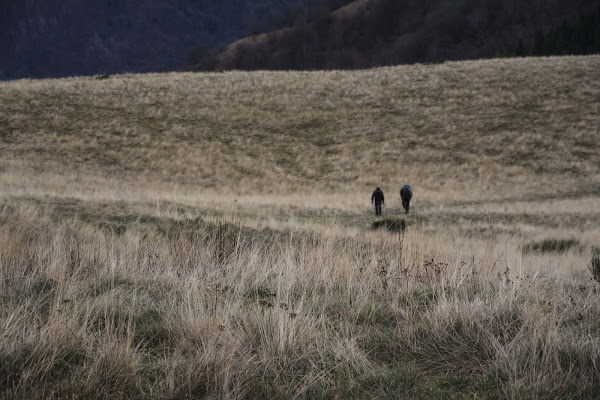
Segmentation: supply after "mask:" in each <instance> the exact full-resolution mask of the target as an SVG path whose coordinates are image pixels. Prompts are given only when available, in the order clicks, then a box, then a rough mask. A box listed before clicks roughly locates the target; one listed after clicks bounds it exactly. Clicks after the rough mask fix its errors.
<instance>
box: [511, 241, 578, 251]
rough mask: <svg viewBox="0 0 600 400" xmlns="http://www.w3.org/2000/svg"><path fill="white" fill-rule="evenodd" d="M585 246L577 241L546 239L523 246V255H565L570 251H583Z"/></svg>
mask: <svg viewBox="0 0 600 400" xmlns="http://www.w3.org/2000/svg"><path fill="white" fill-rule="evenodd" d="M582 247H583V246H582V244H581V242H580V241H579V240H577V239H544V240H540V241H536V242H529V243H527V244H525V245H524V246H523V253H525V254H529V253H564V252H565V251H567V250H570V249H573V248H575V249H577V248H579V249H581V248H582Z"/></svg>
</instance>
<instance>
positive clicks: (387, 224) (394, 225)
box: [371, 219, 407, 232]
mask: <svg viewBox="0 0 600 400" xmlns="http://www.w3.org/2000/svg"><path fill="white" fill-rule="evenodd" d="M406 227H407V223H406V220H404V219H384V220H381V221H375V222H373V224H371V228H372V229H374V230H377V229H387V230H388V231H390V232H404V231H405V230H406Z"/></svg>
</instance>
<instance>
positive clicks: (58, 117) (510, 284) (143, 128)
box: [0, 56, 600, 399]
mask: <svg viewBox="0 0 600 400" xmlns="http://www.w3.org/2000/svg"><path fill="white" fill-rule="evenodd" d="M599 143H600V56H591V57H552V58H525V59H498V60H486V61H473V62H459V63H443V64H435V65H414V66H401V67H390V68H378V69H373V70H365V71H327V72H322V71H315V72H293V71H290V72H237V71H227V72H222V73H173V74H150V75H119V76H110V77H104V76H102V77H100V76H99V77H89V78H72V79H61V80H41V81H35V80H32V81H28V80H21V81H11V82H1V83H0V398H7V399H9V398H10V399H14V398H23V399H29V398H48V399H53V398H56V399H59V398H82V399H87V398H109V399H116V398H139V399H146V398H153V399H180V398H212V399H217V398H225V399H238V398H239V399H242V398H246V399H256V398H281V399H288V398H314V399H317V398H339V399H346V398H360V399H364V398H372V399H382V398H407V399H411V398H414V399H421V398H423V399H425V398H465V399H466V398H510V399H524V398H552V399H567V398H589V399H593V398H597V396H598V393H600V249H596V247H600V146H599V145H598V144H599ZM405 183H408V184H410V185H411V186H412V188H413V191H414V196H413V201H412V204H411V213H410V214H409V215H405V214H404V212H403V210H402V208H401V202H400V196H399V189H400V187H401V186H402V185H403V184H405ZM376 186H380V187H381V188H382V189H383V191H384V193H385V195H386V205H385V207H384V211H383V216H382V217H376V216H375V213H374V210H373V209H372V206H371V204H370V197H371V193H372V191H373V190H374V189H375V187H376Z"/></svg>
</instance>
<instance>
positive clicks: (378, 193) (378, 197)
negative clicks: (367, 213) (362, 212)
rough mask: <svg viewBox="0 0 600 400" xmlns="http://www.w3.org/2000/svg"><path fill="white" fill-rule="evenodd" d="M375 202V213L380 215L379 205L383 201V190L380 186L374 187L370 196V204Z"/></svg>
mask: <svg viewBox="0 0 600 400" xmlns="http://www.w3.org/2000/svg"><path fill="white" fill-rule="evenodd" d="M373 203H374V204H375V214H376V215H381V205H382V204H384V203H385V199H384V197H383V191H382V190H381V189H380V188H377V189H375V191H374V192H373V195H372V196H371V204H373Z"/></svg>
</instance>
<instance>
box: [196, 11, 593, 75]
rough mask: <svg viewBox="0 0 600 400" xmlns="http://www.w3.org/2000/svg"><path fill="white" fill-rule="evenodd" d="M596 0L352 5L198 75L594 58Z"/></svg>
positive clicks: (256, 43)
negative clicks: (227, 71)
mask: <svg viewBox="0 0 600 400" xmlns="http://www.w3.org/2000/svg"><path fill="white" fill-rule="evenodd" d="M599 17H600V2H599V1H598V0H528V1H522V0H356V1H354V2H353V3H351V4H349V5H347V6H346V7H344V8H342V9H341V10H338V11H335V12H321V13H314V15H313V18H312V19H311V20H309V21H307V22H306V23H300V24H295V25H294V26H291V27H288V28H285V29H280V30H276V31H273V32H270V33H268V34H262V35H253V36H250V37H247V38H244V39H242V40H240V41H237V42H235V43H233V44H232V45H230V46H228V47H227V48H226V49H225V50H224V51H223V52H221V53H219V54H218V55H216V56H215V57H208V58H205V59H204V60H202V61H203V62H201V63H198V66H197V68H198V69H212V68H218V69H231V68H235V69H317V68H318V69H321V68H366V67H372V66H378V65H395V64H406V63H415V62H437V61H444V60H461V59H474V58H488V57H494V56H511V55H527V54H536V55H550V54H589V53H595V52H600V23H599V21H600V19H599Z"/></svg>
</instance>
